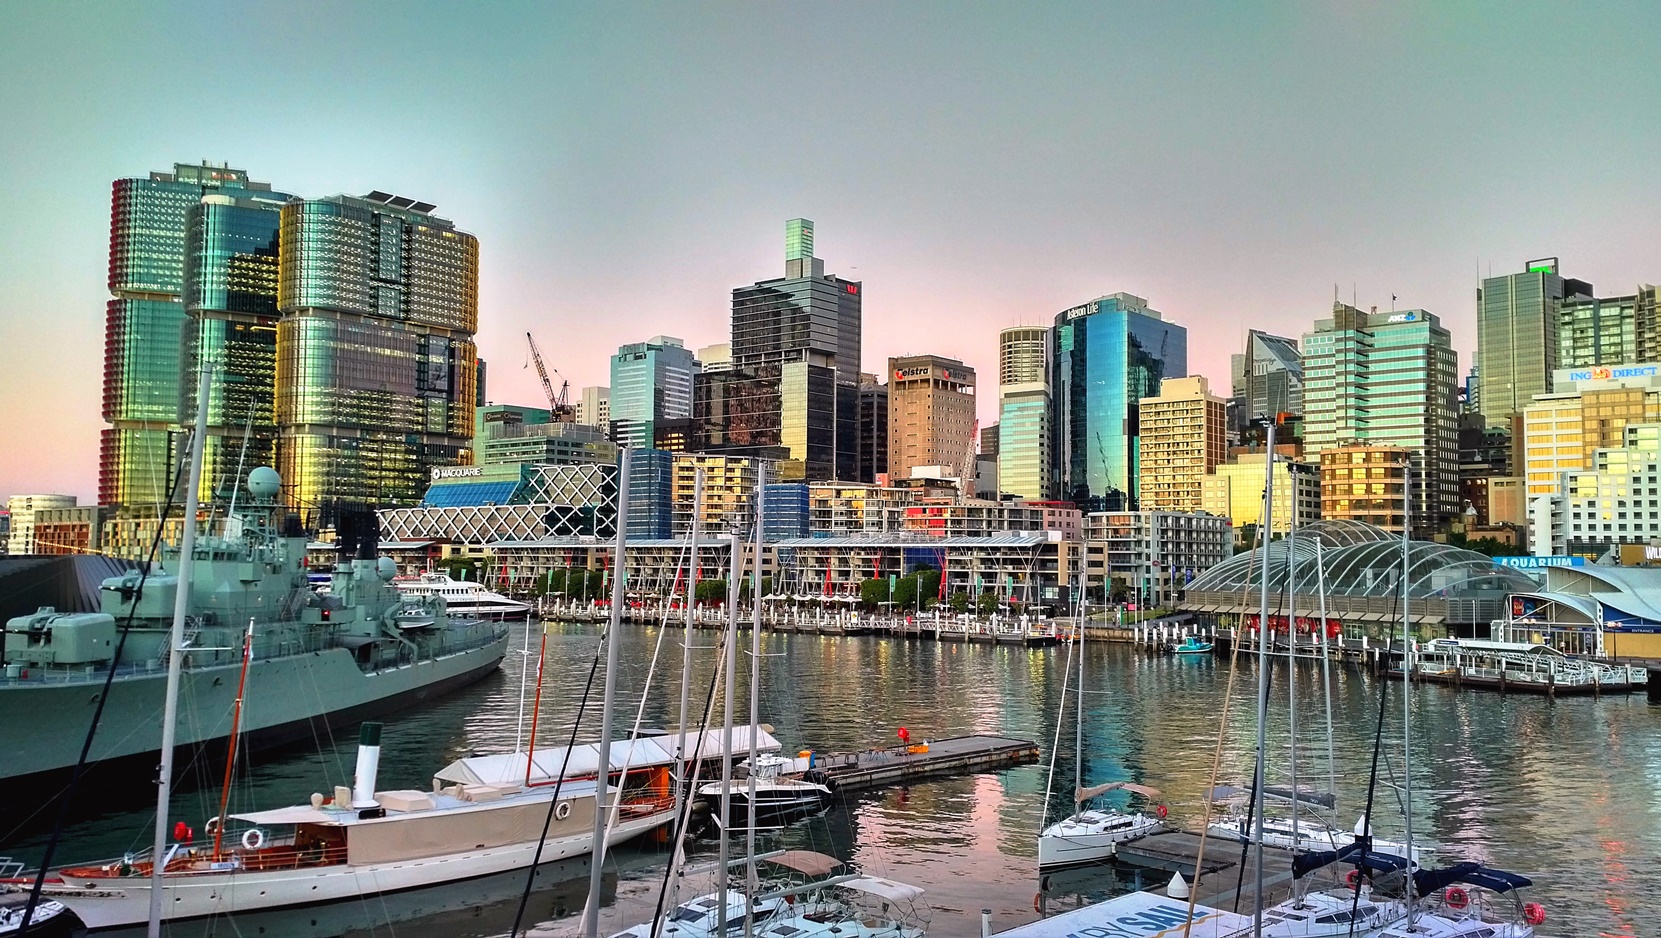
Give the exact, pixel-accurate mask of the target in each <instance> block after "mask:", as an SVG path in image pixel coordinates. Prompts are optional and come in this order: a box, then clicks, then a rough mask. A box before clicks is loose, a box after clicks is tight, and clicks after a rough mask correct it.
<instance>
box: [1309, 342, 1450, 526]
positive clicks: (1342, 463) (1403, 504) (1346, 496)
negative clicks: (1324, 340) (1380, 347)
mask: <svg viewBox="0 0 1661 938" xmlns="http://www.w3.org/2000/svg"><path fill="white" fill-rule="evenodd" d="M1313 364H1314V363H1313V361H1311V365H1313ZM1310 370H1311V371H1314V368H1313V367H1311V369H1310ZM1418 458H1419V457H1418V454H1416V453H1415V452H1413V451H1412V450H1410V449H1406V448H1404V447H1400V446H1375V445H1371V444H1367V443H1356V444H1351V445H1345V446H1334V447H1329V448H1327V449H1325V450H1322V451H1321V518H1322V520H1325V521H1360V522H1362V523H1363V524H1370V525H1372V526H1373V527H1376V528H1383V529H1384V530H1386V531H1388V532H1390V533H1392V534H1400V533H1401V532H1402V523H1403V521H1404V520H1405V512H1406V510H1407V499H1406V475H1407V468H1408V464H1409V462H1417V461H1418ZM1413 474H1414V478H1415V479H1417V478H1418V476H1419V472H1418V468H1417V467H1416V466H1415V467H1414V473H1413ZM1415 488H1417V486H1415ZM1413 501H1414V502H1415V503H1416V504H1422V503H1423V500H1422V499H1420V498H1418V497H1417V493H1416V492H1415V497H1414V499H1413ZM1450 518H1451V516H1450ZM1413 526H1414V529H1415V530H1418V529H1422V528H1425V527H1428V525H1426V524H1424V523H1422V522H1421V520H1420V515H1419V513H1418V512H1414V524H1413Z"/></svg>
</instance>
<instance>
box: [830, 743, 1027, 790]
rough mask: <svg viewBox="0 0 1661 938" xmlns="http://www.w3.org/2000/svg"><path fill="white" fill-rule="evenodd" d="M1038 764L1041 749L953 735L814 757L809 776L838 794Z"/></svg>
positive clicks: (1024, 744) (1025, 744) (1020, 744)
mask: <svg viewBox="0 0 1661 938" xmlns="http://www.w3.org/2000/svg"><path fill="white" fill-rule="evenodd" d="M1037 761H1038V744H1037V743H1035V742H1032V741H1031V740H1026V739H1014V738H1011V737H1008V736H990V735H975V736H952V737H948V738H946V739H935V740H929V741H928V742H927V743H923V744H919V745H916V746H896V747H893V748H889V749H866V750H862V751H859V752H847V753H831V754H829V755H820V754H818V753H815V754H814V756H813V768H812V769H810V770H809V772H808V777H809V779H811V780H813V781H821V782H824V783H826V784H828V785H829V786H830V787H831V788H833V789H837V790H840V791H864V790H867V789H872V788H883V787H886V786H889V785H908V784H910V783H912V782H915V781H921V780H922V779H925V778H938V777H940V776H943V775H963V774H969V773H974V772H992V771H996V770H998V769H1007V768H1010V767H1011V766H1017V765H1026V764H1027V763H1029V762H1037Z"/></svg>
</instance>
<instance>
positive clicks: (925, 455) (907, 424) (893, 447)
mask: <svg viewBox="0 0 1661 938" xmlns="http://www.w3.org/2000/svg"><path fill="white" fill-rule="evenodd" d="M974 460H975V370H974V369H973V368H970V367H969V366H968V365H965V364H963V363H962V362H960V361H958V360H957V359H955V358H943V357H941V356H939V355H907V356H904V357H901V358H890V359H889V360H888V469H887V472H888V477H889V478H890V479H909V478H911V470H912V468H913V467H914V466H945V467H948V473H947V474H948V475H953V476H956V477H958V478H960V479H963V480H964V482H965V483H966V488H967V489H968V491H965V493H964V494H966V495H970V494H974V493H973V488H974V484H975V461H974Z"/></svg>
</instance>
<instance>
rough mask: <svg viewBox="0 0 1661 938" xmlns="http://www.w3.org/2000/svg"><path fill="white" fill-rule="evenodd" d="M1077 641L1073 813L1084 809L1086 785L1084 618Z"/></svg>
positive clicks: (1080, 623) (1080, 621) (1081, 620)
mask: <svg viewBox="0 0 1661 938" xmlns="http://www.w3.org/2000/svg"><path fill="white" fill-rule="evenodd" d="M1075 638H1076V639H1077V641H1076V642H1075V643H1074V644H1075V645H1076V647H1075V648H1074V649H1073V650H1074V651H1075V652H1077V654H1078V692H1077V693H1075V694H1074V695H1073V696H1075V697H1077V698H1078V705H1077V711H1076V713H1075V714H1074V716H1075V719H1074V720H1073V813H1074V814H1077V813H1078V812H1079V811H1081V810H1082V809H1083V807H1084V806H1083V805H1082V804H1080V803H1079V800H1078V793H1079V789H1081V788H1083V787H1084V620H1083V619H1080V620H1079V628H1078V635H1077V636H1075Z"/></svg>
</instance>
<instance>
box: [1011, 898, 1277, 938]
mask: <svg viewBox="0 0 1661 938" xmlns="http://www.w3.org/2000/svg"><path fill="white" fill-rule="evenodd" d="M1187 921H1188V903H1187V902H1186V901H1185V900H1178V899H1170V898H1167V897H1165V896H1162V895H1159V894H1157V893H1151V892H1136V893H1131V894H1130V895H1128V896H1120V897H1119V898H1117V899H1109V900H1108V901H1106V902H1101V903H1097V904H1096V905H1091V906H1085V907H1084V908H1082V909H1075V910H1073V911H1071V912H1067V913H1065V914H1062V915H1056V916H1053V917H1051V918H1047V919H1044V920H1043V921H1041V922H1033V923H1032V924H1030V925H1021V926H1019V927H1016V928H1012V929H1010V930H1009V931H1004V932H999V933H998V938H1176V936H1178V935H1181V934H1182V933H1183V924H1184V923H1186V922H1187ZM1251 927H1252V920H1251V919H1249V918H1247V917H1245V916H1244V915H1235V914H1234V913H1232V912H1224V911H1223V910H1221V909H1213V908H1211V907H1210V906H1204V905H1196V906H1194V925H1193V928H1192V930H1191V931H1190V932H1189V934H1190V935H1191V936H1192V938H1225V936H1230V935H1238V934H1241V933H1242V929H1245V930H1248V931H1249V930H1250V928H1251Z"/></svg>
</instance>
